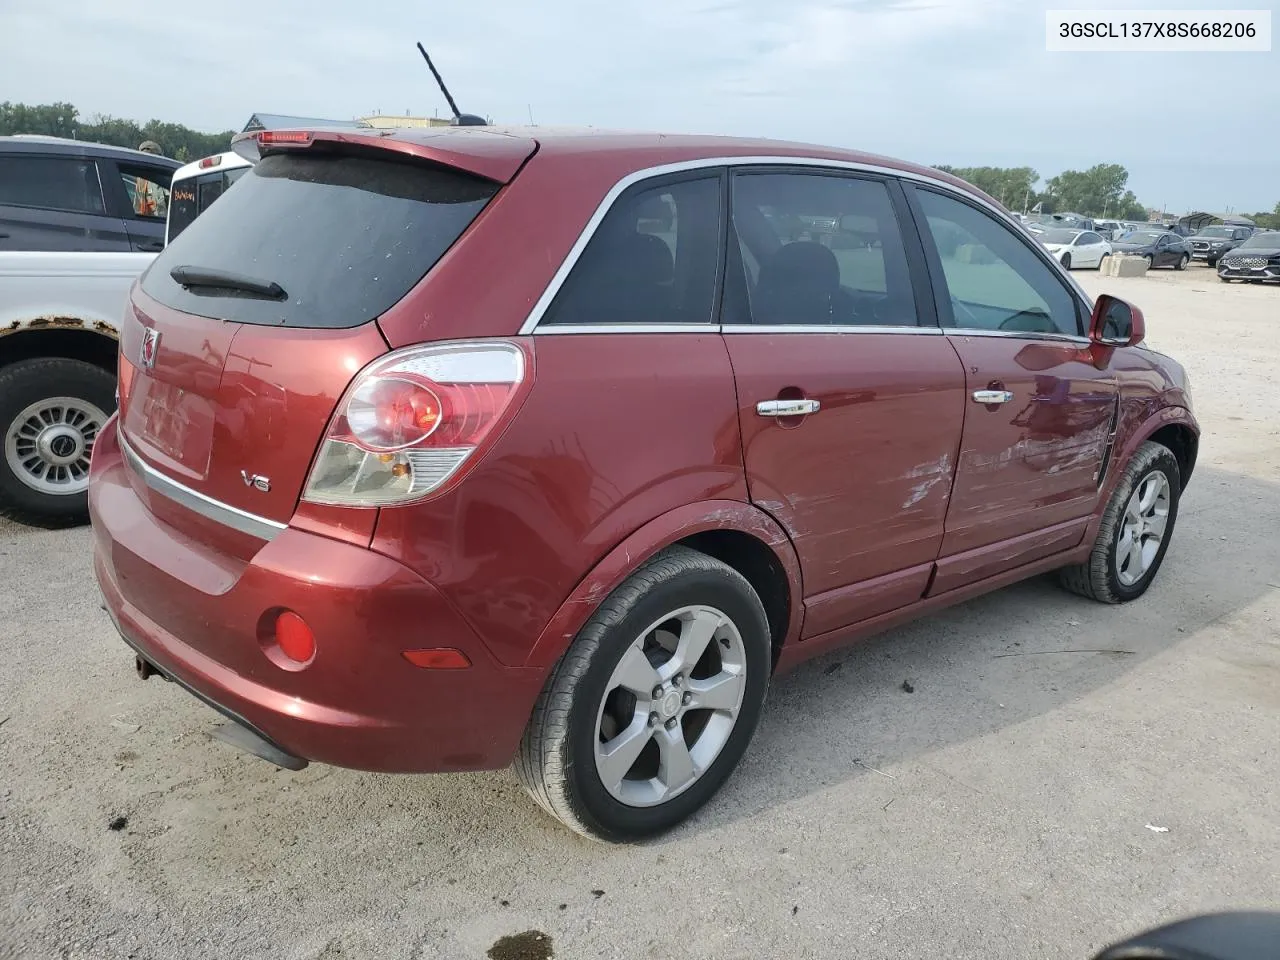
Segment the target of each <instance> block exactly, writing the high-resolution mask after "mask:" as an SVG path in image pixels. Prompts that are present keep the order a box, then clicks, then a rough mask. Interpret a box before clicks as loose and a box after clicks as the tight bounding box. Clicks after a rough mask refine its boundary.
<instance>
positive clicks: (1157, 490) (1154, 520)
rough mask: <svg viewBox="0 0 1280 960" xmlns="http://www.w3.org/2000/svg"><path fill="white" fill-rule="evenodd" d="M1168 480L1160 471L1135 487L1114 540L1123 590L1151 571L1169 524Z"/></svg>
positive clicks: (1169, 491)
mask: <svg viewBox="0 0 1280 960" xmlns="http://www.w3.org/2000/svg"><path fill="white" fill-rule="evenodd" d="M1170 494H1171V490H1170V487H1169V478H1168V477H1167V476H1165V474H1164V473H1163V472H1161V471H1159V470H1157V471H1155V472H1153V473H1149V474H1147V475H1146V477H1144V478H1143V480H1142V482H1141V483H1139V484H1138V485H1137V486H1136V487H1134V490H1133V494H1132V495H1131V496H1130V497H1129V502H1128V503H1127V504H1125V508H1124V513H1122V514H1121V515H1120V532H1119V534H1118V535H1117V537H1116V577H1117V579H1119V581H1120V582H1121V583H1122V584H1123V585H1124V586H1126V587H1131V586H1133V585H1134V584H1135V583H1137V582H1138V581H1139V580H1141V579H1142V578H1143V577H1144V576H1145V575H1146V573H1147V571H1148V570H1150V569H1151V565H1152V564H1153V563H1154V562H1155V559H1156V555H1157V554H1158V553H1159V552H1160V544H1161V543H1163V542H1164V534H1165V528H1166V527H1167V525H1168V522H1169V500H1170Z"/></svg>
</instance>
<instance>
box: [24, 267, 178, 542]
mask: <svg viewBox="0 0 1280 960" xmlns="http://www.w3.org/2000/svg"><path fill="white" fill-rule="evenodd" d="M154 258H155V254H152V253H102V252H96V253H95V252H77V253H68V252H58V253H28V252H7V253H6V252H0V446H2V447H3V456H2V457H0V517H6V518H8V519H10V520H17V521H19V522H21V523H28V524H38V525H42V526H65V525H68V524H74V523H81V522H83V521H84V520H86V519H87V518H88V489H89V458H90V456H91V455H92V453H93V444H94V440H95V438H96V437H97V435H98V433H99V431H101V429H102V427H103V425H104V424H106V422H107V418H108V417H109V416H110V415H111V414H112V412H113V411H114V410H115V406H116V404H115V390H116V354H117V353H118V352H119V344H118V342H117V334H118V330H119V324H120V316H121V314H122V313H124V309H125V306H126V305H127V303H128V294H129V287H130V286H131V285H132V284H133V282H134V281H135V280H136V279H137V278H138V275H139V274H141V273H142V271H143V270H144V269H145V268H146V266H147V265H148V264H149V263H150V262H151V261H152V260H153V259H154Z"/></svg>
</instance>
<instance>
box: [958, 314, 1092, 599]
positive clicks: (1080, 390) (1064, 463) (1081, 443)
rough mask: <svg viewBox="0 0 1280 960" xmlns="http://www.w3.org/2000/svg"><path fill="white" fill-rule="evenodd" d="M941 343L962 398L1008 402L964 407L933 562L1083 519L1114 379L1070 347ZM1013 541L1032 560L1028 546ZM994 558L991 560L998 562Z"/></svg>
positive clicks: (978, 571)
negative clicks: (951, 351)
mask: <svg viewBox="0 0 1280 960" xmlns="http://www.w3.org/2000/svg"><path fill="white" fill-rule="evenodd" d="M949 339H950V340H951V342H952V343H953V344H954V345H955V348H956V352H957V353H958V354H959V355H960V358H961V359H962V360H963V361H964V365H965V370H966V374H967V377H968V383H967V387H968V390H969V391H970V392H972V391H975V390H987V389H1000V390H1007V391H1009V392H1011V393H1012V394H1013V399H1012V400H1011V401H1009V402H1008V403H1004V404H1000V405H991V406H984V405H982V404H979V403H976V402H974V401H973V400H972V399H969V400H968V401H967V409H966V412H965V421H964V433H963V438H964V439H963V442H962V445H961V452H960V461H959V467H958V468H957V470H956V479H955V487H954V490H953V493H952V496H951V506H950V510H949V512H948V514H947V533H946V537H945V539H944V541H943V545H942V553H941V555H942V556H943V557H951V556H955V555H957V554H963V553H967V552H969V551H973V550H976V549H978V548H980V547H985V546H988V545H991V544H998V543H1001V542H1002V541H1008V540H1011V539H1012V538H1019V537H1022V536H1024V535H1026V534H1029V533H1032V532H1034V531H1036V530H1042V529H1044V528H1047V527H1052V526H1054V525H1056V524H1059V523H1063V522H1065V521H1069V520H1076V519H1079V518H1081V517H1085V516H1088V515H1089V514H1090V513H1092V512H1093V511H1094V510H1095V509H1096V508H1097V506H1098V487H1097V479H1098V470H1099V468H1100V467H1101V466H1102V459H1103V455H1104V453H1105V452H1106V448H1107V440H1108V437H1109V436H1110V431H1111V420H1112V416H1113V414H1114V413H1115V408H1116V392H1117V375H1116V373H1115V371H1114V370H1112V369H1110V368H1109V366H1108V367H1105V368H1103V369H1101V370H1099V369H1098V368H1097V367H1095V366H1094V365H1092V364H1091V363H1087V362H1084V361H1083V360H1082V354H1081V350H1080V348H1079V347H1078V346H1076V345H1074V344H1071V343H1058V344H1054V343H1049V342H1045V341H1027V340H1021V339H1018V338H1014V337H977V336H973V337H966V336H963V335H961V334H957V335H955V336H952V337H949ZM1085 356H1087V354H1086V355H1085ZM993 384H994V385H995V386H994V387H993ZM1018 542H1026V543H1027V544H1028V548H1029V549H1031V550H1032V552H1034V548H1033V547H1032V544H1033V543H1034V541H1033V540H1032V541H1018ZM998 556H1000V554H999V553H998V552H997V553H996V554H993V555H992V557H993V562H996V563H1004V562H1005V561H1004V560H997V559H996V558H997V557H998ZM1025 559H1026V560H1027V561H1030V560H1034V559H1037V557H1036V556H1032V555H1031V553H1029V554H1028V555H1027V556H1026V558H1025ZM997 572H999V570H997V569H996V568H994V567H993V568H989V569H988V568H982V567H975V568H973V569H972V571H971V574H972V577H973V579H974V580H981V579H982V578H983V577H985V576H988V575H990V574H993V573H997Z"/></svg>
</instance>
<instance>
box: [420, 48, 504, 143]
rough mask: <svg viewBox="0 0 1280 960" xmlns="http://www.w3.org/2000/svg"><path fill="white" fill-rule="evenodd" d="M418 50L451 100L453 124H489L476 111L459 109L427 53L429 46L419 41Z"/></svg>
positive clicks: (468, 125) (443, 91)
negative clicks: (468, 111)
mask: <svg viewBox="0 0 1280 960" xmlns="http://www.w3.org/2000/svg"><path fill="white" fill-rule="evenodd" d="M418 52H419V53H421V54H422V59H423V60H425V61H427V69H428V70H430V71H431V75H432V76H433V77H435V78H436V83H438V84H439V85H440V92H441V93H443V94H444V98H445V99H446V100H448V101H449V109H450V110H452V111H453V119H452V120H450V121H449V123H450V125H451V126H455V127H485V126H488V124H487V123H486V122H485V119H484V117H477V116H476V115H475V114H474V113H462V112H460V111H459V110H458V105H457V104H456V103H455V102H454V100H453V97H452V96H451V95H450V93H449V88H448V87H446V86H445V85H444V80H443V79H441V77H440V71H439V70H437V69H436V65H435V64H434V63H432V62H431V57H429V56H428V55H427V48H426V47H424V46H423V45H422V42H421V41H419V42H418Z"/></svg>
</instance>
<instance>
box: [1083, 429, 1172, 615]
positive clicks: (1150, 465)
mask: <svg viewBox="0 0 1280 960" xmlns="http://www.w3.org/2000/svg"><path fill="white" fill-rule="evenodd" d="M1181 487H1182V484H1181V474H1180V471H1179V469H1178V460H1177V458H1176V457H1174V455H1173V453H1172V452H1171V451H1170V450H1169V448H1168V447H1164V446H1161V445H1160V444H1158V443H1153V442H1151V441H1148V442H1147V443H1144V444H1143V445H1142V446H1141V447H1139V448H1138V451H1137V453H1135V454H1134V455H1133V459H1132V460H1130V461H1129V464H1128V465H1127V466H1126V467H1125V469H1124V473H1123V474H1122V475H1121V477H1120V482H1119V483H1117V484H1116V488H1115V491H1114V492H1113V493H1112V494H1111V499H1110V500H1109V501H1108V502H1107V508H1106V510H1105V511H1103V514H1102V523H1101V524H1100V525H1099V527H1098V535H1097V537H1096V538H1095V539H1094V542H1093V551H1092V552H1091V553H1090V555H1089V559H1088V560H1087V561H1085V562H1084V563H1082V564H1079V565H1078V566H1073V567H1065V568H1063V569H1062V570H1060V571H1059V573H1058V577H1059V581H1060V582H1061V583H1062V585H1063V586H1064V587H1065V588H1066V589H1068V590H1070V591H1071V592H1072V593H1078V594H1080V595H1081V596H1082V597H1088V598H1089V599H1091V600H1097V601H1099V602H1101V603H1125V602H1127V601H1129V600H1136V599H1137V598H1138V597H1140V596H1142V595H1143V594H1144V593H1146V592H1147V588H1148V587H1150V586H1151V582H1152V581H1153V580H1154V579H1155V576H1156V573H1157V572H1158V571H1159V570H1160V565H1161V564H1162V563H1163V562H1164V555H1165V552H1166V551H1167V550H1168V549H1169V541H1170V540H1171V539H1172V538H1173V527H1174V523H1175V522H1176V521H1177V519H1178V498H1179V495H1180V493H1181ZM1148 498H1149V499H1150V503H1149V504H1147V503H1146V500H1147V499H1148ZM1156 530H1158V534H1159V539H1158V540H1157V539H1155V537H1154V536H1153V533H1154V532H1155V531H1156Z"/></svg>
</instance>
